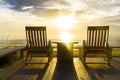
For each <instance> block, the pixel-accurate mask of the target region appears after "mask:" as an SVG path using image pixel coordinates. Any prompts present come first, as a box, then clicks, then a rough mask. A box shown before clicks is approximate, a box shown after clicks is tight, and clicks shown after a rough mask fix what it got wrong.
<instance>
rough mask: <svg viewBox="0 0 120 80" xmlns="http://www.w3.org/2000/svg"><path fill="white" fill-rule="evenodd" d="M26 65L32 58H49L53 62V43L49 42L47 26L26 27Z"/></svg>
mask: <svg viewBox="0 0 120 80" xmlns="http://www.w3.org/2000/svg"><path fill="white" fill-rule="evenodd" d="M25 31H26V40H27V45H26V50H27V54H26V64H27V63H30V60H31V58H32V57H42V56H43V57H45V56H46V57H48V63H49V62H50V60H51V41H50V40H49V41H47V31H46V27H45V26H26V27H25Z"/></svg>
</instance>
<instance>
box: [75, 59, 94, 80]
mask: <svg viewBox="0 0 120 80" xmlns="http://www.w3.org/2000/svg"><path fill="white" fill-rule="evenodd" d="M74 66H75V69H76V72H77V76H78V79H79V80H92V79H91V77H90V76H89V74H88V72H87V71H86V69H85V67H84V65H83V64H82V62H81V61H80V60H79V58H75V59H74Z"/></svg>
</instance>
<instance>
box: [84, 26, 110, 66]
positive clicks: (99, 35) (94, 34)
mask: <svg viewBox="0 0 120 80" xmlns="http://www.w3.org/2000/svg"><path fill="white" fill-rule="evenodd" d="M108 37H109V26H88V28H87V41H85V40H83V48H84V51H83V52H84V54H83V62H84V64H93V62H88V61H87V60H86V58H87V57H90V55H91V54H92V56H91V57H99V58H101V57H103V62H94V63H95V64H98V63H100V64H102V63H107V64H110V62H109V51H108V50H109V45H108ZM93 61H97V59H95V60H93Z"/></svg>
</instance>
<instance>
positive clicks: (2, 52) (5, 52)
mask: <svg viewBox="0 0 120 80" xmlns="http://www.w3.org/2000/svg"><path fill="white" fill-rule="evenodd" d="M23 49H25V46H15V47H12V48H8V49H3V50H0V57H3V56H7V55H10V54H12V53H14V52H16V51H18V50H23Z"/></svg>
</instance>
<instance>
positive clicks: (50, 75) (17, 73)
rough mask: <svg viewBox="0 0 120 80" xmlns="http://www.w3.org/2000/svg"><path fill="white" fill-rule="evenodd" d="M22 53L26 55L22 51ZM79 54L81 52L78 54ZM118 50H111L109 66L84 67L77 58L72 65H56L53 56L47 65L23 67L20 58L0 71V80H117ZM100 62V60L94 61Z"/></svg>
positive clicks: (119, 60)
mask: <svg viewBox="0 0 120 80" xmlns="http://www.w3.org/2000/svg"><path fill="white" fill-rule="evenodd" d="M24 53H26V52H25V51H24ZM75 53H77V52H75ZM80 53H81V52H80ZM119 56H120V50H112V59H110V64H111V65H110V66H108V65H106V64H89V65H88V66H84V65H83V63H82V61H81V60H80V59H79V57H78V56H74V57H73V63H61V64H59V63H57V57H56V56H54V57H53V58H52V60H51V62H50V63H49V64H28V65H25V64H24V63H25V58H22V59H20V60H18V61H16V62H14V63H13V64H11V65H6V66H5V67H2V68H1V69H0V80H119V79H120V68H119V67H120V58H119ZM88 60H89V61H92V60H93V58H92V59H88ZM96 60H98V61H102V60H101V59H96ZM32 61H33V62H34V61H38V62H39V61H42V62H47V58H46V57H43V58H37V59H33V60H32Z"/></svg>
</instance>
